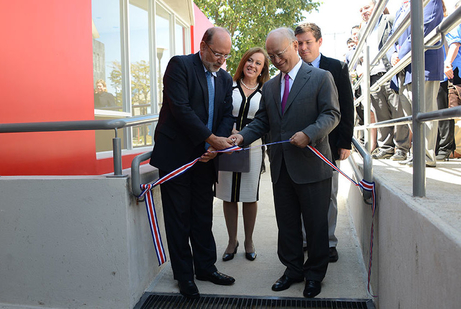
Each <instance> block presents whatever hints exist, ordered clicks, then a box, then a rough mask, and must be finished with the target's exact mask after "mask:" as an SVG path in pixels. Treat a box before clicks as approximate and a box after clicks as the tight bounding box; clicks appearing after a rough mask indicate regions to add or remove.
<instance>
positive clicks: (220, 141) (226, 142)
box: [205, 134, 234, 150]
mask: <svg viewBox="0 0 461 309" xmlns="http://www.w3.org/2000/svg"><path fill="white" fill-rule="evenodd" d="M205 141H206V142H207V143H208V144H210V146H211V147H213V150H222V149H226V148H229V147H232V146H233V145H234V144H233V143H232V140H231V139H230V138H228V137H221V136H216V135H214V134H211V135H210V136H209V137H208V138H207V139H206V140H205Z"/></svg>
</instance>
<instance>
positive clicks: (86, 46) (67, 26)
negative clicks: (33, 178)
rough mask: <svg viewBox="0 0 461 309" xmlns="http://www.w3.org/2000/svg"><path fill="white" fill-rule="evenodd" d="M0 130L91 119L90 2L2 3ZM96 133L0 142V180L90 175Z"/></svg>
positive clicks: (22, 136) (20, 136)
mask: <svg viewBox="0 0 461 309" xmlns="http://www.w3.org/2000/svg"><path fill="white" fill-rule="evenodd" d="M2 11H3V13H4V14H2V18H1V19H0V29H2V48H0V68H1V72H2V73H1V74H0V85H1V94H0V96H1V105H2V112H1V113H0V123H18V122H43V121H67V120H88V119H94V112H93V93H92V88H93V82H92V79H93V77H92V76H93V63H92V61H93V58H92V52H91V51H92V45H91V44H92V42H91V2H90V1H89V0H87V1H60V0H42V1H27V3H24V2H23V1H3V3H2ZM94 139H95V138H94V132H93V131H84V132H83V131H80V132H47V133H14V134H0V145H1V146H0V147H1V151H0V162H1V163H0V175H55V174H56V175H63V174H64V175H66V174H92V173H93V172H94V171H95V166H96V161H95V141H94Z"/></svg>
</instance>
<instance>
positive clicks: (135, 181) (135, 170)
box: [131, 151, 152, 197]
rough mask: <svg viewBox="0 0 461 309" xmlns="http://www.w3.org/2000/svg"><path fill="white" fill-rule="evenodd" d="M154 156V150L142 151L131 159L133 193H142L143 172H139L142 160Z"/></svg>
mask: <svg viewBox="0 0 461 309" xmlns="http://www.w3.org/2000/svg"><path fill="white" fill-rule="evenodd" d="M151 156H152V151H149V152H145V153H142V154H140V155H138V156H136V157H135V158H134V159H133V161H131V191H132V192H133V195H134V196H136V197H138V196H140V195H141V193H142V191H141V173H140V172H139V169H140V166H141V162H144V161H146V160H149V159H150V157H151Z"/></svg>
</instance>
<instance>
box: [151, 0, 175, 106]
mask: <svg viewBox="0 0 461 309" xmlns="http://www.w3.org/2000/svg"><path fill="white" fill-rule="evenodd" d="M170 18H171V16H170V13H168V11H167V10H165V9H164V8H163V7H162V6H161V5H158V4H157V16H155V27H156V37H155V39H156V45H157V51H156V55H157V61H158V62H157V66H158V74H157V81H158V87H157V102H158V110H160V108H161V106H162V103H161V102H162V100H163V98H162V90H163V73H164V72H165V69H166V66H167V64H168V61H169V60H170V58H171V56H172V55H171V49H170V37H171V29H170Z"/></svg>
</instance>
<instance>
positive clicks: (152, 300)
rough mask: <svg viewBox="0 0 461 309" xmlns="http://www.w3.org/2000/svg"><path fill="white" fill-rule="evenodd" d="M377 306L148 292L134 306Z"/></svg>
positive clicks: (178, 308)
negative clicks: (187, 297)
mask: <svg viewBox="0 0 461 309" xmlns="http://www.w3.org/2000/svg"><path fill="white" fill-rule="evenodd" d="M276 308H277V309H282V308H283V309H297V308H308V309H317V308H322V309H375V306H374V304H373V301H372V300H370V299H322V298H312V299H307V298H282V297H253V296H230V295H225V296H218V295H201V297H200V298H199V299H198V300H193V301H192V300H188V299H186V298H185V297H183V296H182V295H181V294H160V293H145V294H144V295H143V297H142V298H141V300H140V301H139V303H138V304H137V305H136V306H135V309H276Z"/></svg>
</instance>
